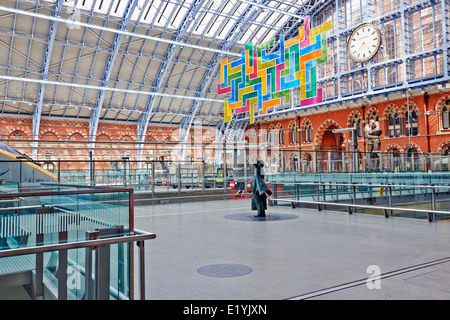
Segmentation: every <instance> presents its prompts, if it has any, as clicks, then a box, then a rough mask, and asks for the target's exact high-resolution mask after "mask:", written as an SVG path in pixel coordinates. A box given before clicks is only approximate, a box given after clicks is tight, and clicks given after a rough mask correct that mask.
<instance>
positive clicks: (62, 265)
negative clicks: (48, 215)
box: [58, 216, 68, 300]
mask: <svg viewBox="0 0 450 320" xmlns="http://www.w3.org/2000/svg"><path fill="white" fill-rule="evenodd" d="M58 237H59V243H66V242H67V238H68V237H67V217H64V216H62V217H59V232H58ZM58 300H67V249H62V250H59V251H58Z"/></svg>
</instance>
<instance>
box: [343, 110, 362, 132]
mask: <svg viewBox="0 0 450 320" xmlns="http://www.w3.org/2000/svg"><path fill="white" fill-rule="evenodd" d="M357 114H358V115H359V118H360V119H361V122H362V121H363V118H362V114H361V112H359V110H356V109H355V110H353V111H352V112H350V114H349V115H348V118H347V127H349V128H350V127H351V126H352V119H353V117H354V116H355V115H357Z"/></svg>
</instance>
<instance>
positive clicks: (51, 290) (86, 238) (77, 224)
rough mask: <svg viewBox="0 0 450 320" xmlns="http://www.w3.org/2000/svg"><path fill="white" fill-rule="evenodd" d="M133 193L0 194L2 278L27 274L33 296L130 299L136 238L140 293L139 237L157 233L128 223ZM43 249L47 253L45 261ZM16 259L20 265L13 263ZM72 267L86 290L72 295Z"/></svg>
mask: <svg viewBox="0 0 450 320" xmlns="http://www.w3.org/2000/svg"><path fill="white" fill-rule="evenodd" d="M47 187H48V186H45V188H47ZM53 187H57V186H56V185H54V186H53ZM59 187H63V188H66V187H71V188H77V187H76V186H67V185H66V186H59ZM133 194H134V190H133V189H132V188H93V187H90V188H86V187H82V188H81V190H65V191H48V190H46V191H41V192H38V191H35V192H21V193H0V205H1V206H3V207H2V208H0V270H1V272H0V273H1V274H0V276H1V277H2V279H7V280H6V282H10V283H17V282H20V281H21V280H20V278H21V277H25V278H28V279H31V277H32V276H31V274H33V276H34V278H33V280H32V281H31V280H29V282H27V284H30V285H32V290H31V291H32V292H29V294H30V296H31V297H32V298H35V299H40V298H46V299H47V298H51V299H61V300H66V299H68V297H69V298H74V299H80V298H82V299H102V300H103V299H109V298H110V297H113V298H117V299H134V247H133V246H132V245H131V244H132V243H136V244H137V245H138V247H139V248H140V252H139V259H140V262H139V273H140V275H139V283H140V286H141V288H140V297H141V299H145V286H144V280H145V263H144V260H145V259H144V258H145V255H144V241H145V240H149V239H154V238H155V237H156V235H155V234H153V233H147V232H143V231H140V230H135V229H134V196H133ZM24 202H25V204H27V202H29V203H30V202H31V205H21V204H23V203H24ZM17 203H18V204H17ZM126 244H128V245H126ZM2 249H3V250H2ZM80 250H84V251H85V254H84V255H83V254H82V253H81V252H82V251H80ZM45 253H51V254H47V255H46V258H45V259H44V254H45ZM69 253H70V254H69ZM33 255H34V256H35V257H34V258H33ZM49 256H50V257H49ZM74 257H75V259H74ZM4 259H6V260H4ZM33 259H34V260H33ZM44 261H45V263H44ZM21 263H24V264H26V266H24V267H23V268H16V267H14V266H17V265H20V264H21ZM44 265H46V266H45V267H44ZM11 266H12V267H11ZM73 266H76V268H77V269H78V270H80V274H83V276H84V279H85V282H84V288H82V289H84V290H82V289H81V288H77V290H78V289H79V290H78V291H76V292H75V293H74V290H72V289H73V288H69V287H68V270H69V269H70V268H71V267H73ZM17 270H19V271H20V272H19V273H15V272H16V271H17ZM24 274H26V276H24ZM113 274H114V277H112V275H113ZM14 277H16V278H15V279H14ZM17 279H19V280H17ZM80 281H81V280H80ZM0 284H1V283H0ZM68 289H69V290H68ZM68 294H69V296H68Z"/></svg>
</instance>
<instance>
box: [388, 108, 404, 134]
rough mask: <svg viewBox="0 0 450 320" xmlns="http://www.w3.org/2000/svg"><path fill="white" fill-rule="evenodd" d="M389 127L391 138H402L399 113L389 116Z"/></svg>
mask: <svg viewBox="0 0 450 320" xmlns="http://www.w3.org/2000/svg"><path fill="white" fill-rule="evenodd" d="M388 126H389V130H388V131H389V137H390V138H394V137H400V135H401V132H402V130H401V127H400V117H399V116H398V113H397V112H393V113H391V114H389V116H388Z"/></svg>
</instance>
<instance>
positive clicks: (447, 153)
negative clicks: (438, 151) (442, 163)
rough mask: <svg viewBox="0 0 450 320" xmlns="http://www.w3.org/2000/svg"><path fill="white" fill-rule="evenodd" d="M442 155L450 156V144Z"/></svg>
mask: <svg viewBox="0 0 450 320" xmlns="http://www.w3.org/2000/svg"><path fill="white" fill-rule="evenodd" d="M442 153H443V154H445V155H450V144H447V145H446V146H445V147H444V148H443V149H442Z"/></svg>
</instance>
